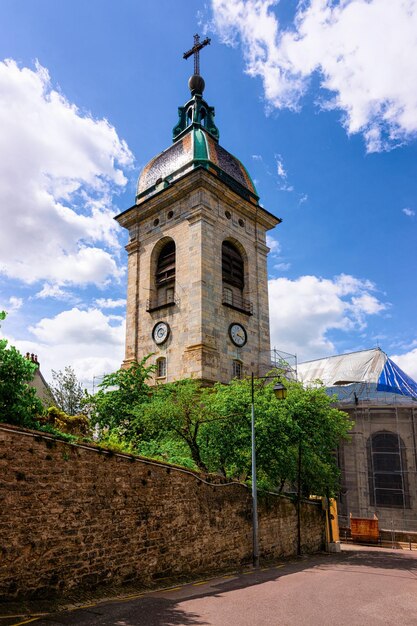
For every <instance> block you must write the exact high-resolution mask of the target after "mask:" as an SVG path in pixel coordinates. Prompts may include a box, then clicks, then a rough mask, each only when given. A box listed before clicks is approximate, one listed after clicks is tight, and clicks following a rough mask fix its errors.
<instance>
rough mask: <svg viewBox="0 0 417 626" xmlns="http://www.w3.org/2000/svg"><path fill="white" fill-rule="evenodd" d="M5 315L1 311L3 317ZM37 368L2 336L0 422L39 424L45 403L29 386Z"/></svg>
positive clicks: (0, 343) (23, 424)
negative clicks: (38, 420)
mask: <svg viewBox="0 0 417 626" xmlns="http://www.w3.org/2000/svg"><path fill="white" fill-rule="evenodd" d="M5 317H6V314H5V312H4V311H0V320H1V321H2V320H4V319H5ZM36 367H37V366H36V364H35V363H32V362H31V361H28V360H27V359H25V357H24V356H23V355H22V354H20V352H19V351H18V350H17V349H16V348H15V347H14V346H9V345H8V342H7V340H6V339H0V421H2V422H7V423H9V424H18V425H20V426H27V427H32V426H34V425H35V424H36V422H37V419H38V417H39V416H40V415H41V414H42V413H43V406H42V402H41V401H40V399H39V398H38V396H37V395H36V391H35V389H34V388H33V387H30V386H29V385H28V383H29V382H30V381H31V380H32V379H33V377H34V375H35V371H36Z"/></svg>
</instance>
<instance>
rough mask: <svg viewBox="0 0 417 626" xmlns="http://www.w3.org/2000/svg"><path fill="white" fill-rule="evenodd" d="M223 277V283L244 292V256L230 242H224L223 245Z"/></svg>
mask: <svg viewBox="0 0 417 626" xmlns="http://www.w3.org/2000/svg"><path fill="white" fill-rule="evenodd" d="M222 277H223V283H227V284H228V285H233V286H234V287H237V289H240V290H241V291H243V288H244V286H245V274H244V265H243V259H242V255H241V254H240V252H239V250H238V249H237V248H236V247H235V246H234V245H233V244H232V243H230V241H223V244H222Z"/></svg>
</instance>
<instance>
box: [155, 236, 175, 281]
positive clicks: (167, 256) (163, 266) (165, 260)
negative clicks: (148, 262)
mask: <svg viewBox="0 0 417 626" xmlns="http://www.w3.org/2000/svg"><path fill="white" fill-rule="evenodd" d="M155 279H156V286H157V287H161V286H163V285H168V284H171V283H172V284H174V283H175V243H174V242H173V241H168V243H166V244H165V245H164V247H163V248H162V250H161V252H160V253H159V256H158V263H157V266H156V275H155Z"/></svg>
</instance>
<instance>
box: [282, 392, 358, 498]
mask: <svg viewBox="0 0 417 626" xmlns="http://www.w3.org/2000/svg"><path fill="white" fill-rule="evenodd" d="M285 410H286V413H287V416H288V419H289V420H291V422H292V435H291V446H292V447H293V449H294V451H295V450H296V451H297V452H296V456H297V469H296V468H295V467H294V466H292V467H291V471H290V473H289V476H288V480H291V481H292V482H293V483H295V481H296V478H298V476H297V474H298V456H299V455H301V489H302V492H303V494H304V495H311V494H316V495H325V494H328V495H336V494H337V492H338V489H339V479H340V471H339V468H338V464H337V457H336V453H337V448H338V446H339V444H340V442H341V440H342V439H347V438H348V432H349V430H350V429H351V428H352V421H351V420H350V418H349V416H348V414H347V413H345V412H343V411H339V410H338V409H337V408H335V407H334V398H332V397H330V396H328V395H327V393H326V389H325V387H324V386H323V385H315V386H310V387H303V386H302V385H301V383H290V384H289V389H288V396H287V399H286V400H285Z"/></svg>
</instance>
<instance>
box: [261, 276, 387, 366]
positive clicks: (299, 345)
mask: <svg viewBox="0 0 417 626" xmlns="http://www.w3.org/2000/svg"><path fill="white" fill-rule="evenodd" d="M372 291H375V286H374V285H373V284H372V283H371V282H370V281H368V280H363V279H360V278H355V277H354V276H350V275H346V274H342V275H340V276H336V277H335V278H333V279H326V278H320V277H317V276H301V277H300V278H297V279H296V280H289V279H287V278H275V279H272V280H270V281H269V302H270V320H271V345H272V346H273V347H276V348H277V349H281V350H285V351H286V352H289V353H291V354H297V355H298V358H299V360H300V361H305V360H308V359H313V358H319V357H323V356H326V355H328V354H332V353H334V352H336V348H335V346H334V344H333V342H332V341H331V340H330V339H329V336H328V333H329V331H332V330H339V331H341V332H343V331H361V330H363V329H364V328H365V327H366V322H367V317H368V316H370V315H377V314H379V313H381V312H383V311H384V310H386V309H387V307H388V305H387V304H386V303H383V302H380V301H379V300H378V299H377V298H376V297H375V296H374V295H373V294H372V293H371V292H372Z"/></svg>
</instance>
